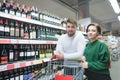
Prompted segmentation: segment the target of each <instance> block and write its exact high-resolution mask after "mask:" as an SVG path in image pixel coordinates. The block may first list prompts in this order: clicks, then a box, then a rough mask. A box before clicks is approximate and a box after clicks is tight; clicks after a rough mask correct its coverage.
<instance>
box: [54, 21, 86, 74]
mask: <svg viewBox="0 0 120 80" xmlns="http://www.w3.org/2000/svg"><path fill="white" fill-rule="evenodd" d="M66 32H67V33H66V34H63V35H62V36H61V37H60V38H59V39H58V43H57V46H56V53H55V54H56V58H57V59H59V60H64V65H66V66H69V65H70V64H71V63H76V61H74V59H76V58H80V57H82V55H83V53H84V49H85V45H86V42H85V38H84V36H83V34H82V33H81V32H80V31H77V23H76V21H74V20H73V19H68V20H67V23H66ZM72 66H73V65H72ZM67 70H69V69H67ZM69 71H70V70H69ZM66 74H67V73H66ZM70 74H72V73H70Z"/></svg>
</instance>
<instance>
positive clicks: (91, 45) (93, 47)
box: [82, 24, 111, 80]
mask: <svg viewBox="0 0 120 80" xmlns="http://www.w3.org/2000/svg"><path fill="white" fill-rule="evenodd" d="M100 33H101V28H100V26H99V25H98V24H89V25H88V27H87V34H88V39H89V42H88V43H87V45H86V49H85V52H84V56H83V57H82V61H83V63H82V67H83V68H85V75H86V76H87V78H88V80H111V78H110V72H109V65H110V54H109V51H108V47H107V45H106V44H105V43H103V42H100V41H99V40H97V37H98V36H99V34H100Z"/></svg>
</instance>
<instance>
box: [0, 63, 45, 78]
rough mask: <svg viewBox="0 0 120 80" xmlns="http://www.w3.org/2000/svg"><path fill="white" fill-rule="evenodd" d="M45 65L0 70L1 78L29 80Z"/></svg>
mask: <svg viewBox="0 0 120 80" xmlns="http://www.w3.org/2000/svg"><path fill="white" fill-rule="evenodd" d="M43 67H45V66H44V65H42V64H37V65H32V66H27V67H23V68H16V69H13V70H8V71H3V72H0V80H28V79H30V78H31V77H33V76H34V75H36V74H37V73H39V72H40V71H41V68H43Z"/></svg>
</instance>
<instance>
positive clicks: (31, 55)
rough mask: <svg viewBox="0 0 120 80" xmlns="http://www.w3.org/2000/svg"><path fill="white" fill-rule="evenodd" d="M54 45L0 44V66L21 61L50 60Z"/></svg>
mask: <svg viewBox="0 0 120 80" xmlns="http://www.w3.org/2000/svg"><path fill="white" fill-rule="evenodd" d="M55 46H56V45H55V44H41V45H35V44H34V45H33V44H27V45H26V44H19V45H17V44H14V45H12V44H9V45H8V44H1V45H0V64H7V63H12V62H15V61H22V60H34V59H42V58H50V57H51V56H52V55H53V51H54V49H55Z"/></svg>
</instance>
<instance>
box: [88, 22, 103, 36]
mask: <svg viewBox="0 0 120 80" xmlns="http://www.w3.org/2000/svg"><path fill="white" fill-rule="evenodd" d="M90 26H95V27H96V29H97V31H98V33H99V34H101V26H100V25H99V24H96V23H92V24H89V25H88V26H87V29H86V32H88V28H89V27H90Z"/></svg>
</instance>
